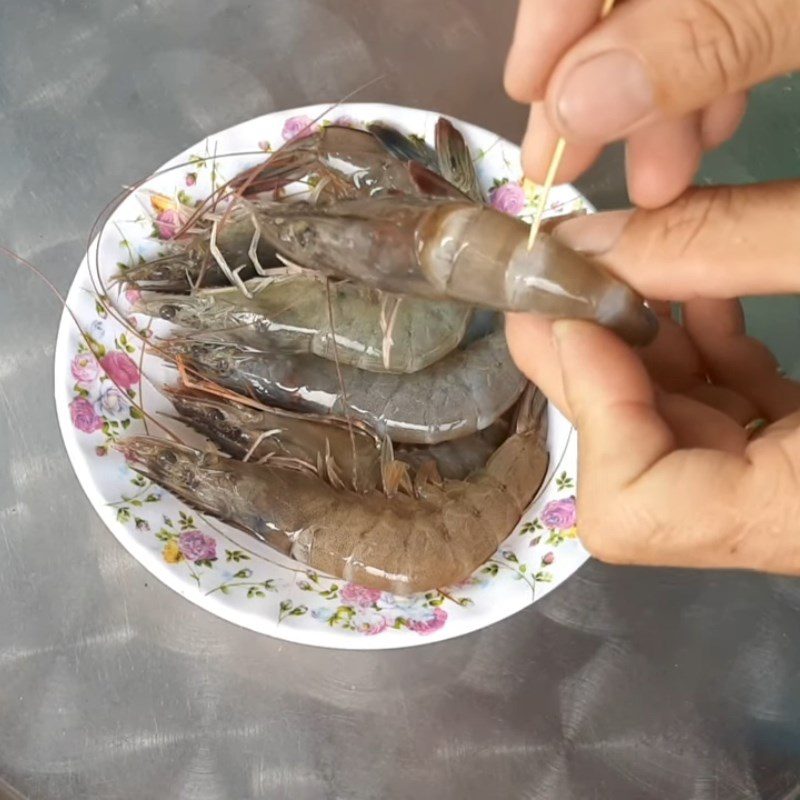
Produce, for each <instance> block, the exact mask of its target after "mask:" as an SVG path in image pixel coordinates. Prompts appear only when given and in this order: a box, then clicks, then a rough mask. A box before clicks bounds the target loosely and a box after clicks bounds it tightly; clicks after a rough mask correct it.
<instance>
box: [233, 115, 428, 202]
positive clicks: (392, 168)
mask: <svg viewBox="0 0 800 800" xmlns="http://www.w3.org/2000/svg"><path fill="white" fill-rule="evenodd" d="M310 175H316V176H317V179H318V180H319V181H320V182H322V184H323V185H322V186H321V187H319V189H318V195H321V196H322V198H323V199H332V198H336V197H370V196H371V195H373V194H375V193H376V192H382V191H399V192H408V193H412V194H413V193H416V185H415V184H414V182H413V181H412V180H411V178H410V176H409V174H408V169H407V168H406V165H405V162H404V161H402V160H400V159H399V158H397V156H396V155H395V154H394V153H393V152H391V151H390V150H389V149H388V148H386V147H385V146H384V145H383V144H382V143H381V142H380V140H379V139H378V138H377V137H375V136H373V135H372V134H371V133H368V132H367V131H360V130H357V129H355V128H347V127H343V126H339V125H326V126H324V127H322V128H320V129H319V130H318V131H317V132H315V133H313V134H311V135H310V136H305V137H302V138H299V139H295V140H294V141H292V142H289V143H288V144H286V145H284V146H283V147H282V148H281V149H280V150H278V151H277V152H276V153H275V154H274V155H272V156H270V158H269V159H268V160H267V161H266V162H265V163H264V164H259V165H258V166H256V167H253V168H252V169H250V170H247V171H246V172H243V173H242V174H241V175H239V176H237V178H235V179H234V180H233V181H232V183H231V186H232V187H233V188H239V187H244V186H246V187H247V192H246V194H247V195H254V194H262V193H264V192H270V191H274V190H275V189H280V188H282V187H284V186H286V185H287V184H290V183H293V182H295V181H299V180H303V179H304V178H307V177H308V176H310Z"/></svg>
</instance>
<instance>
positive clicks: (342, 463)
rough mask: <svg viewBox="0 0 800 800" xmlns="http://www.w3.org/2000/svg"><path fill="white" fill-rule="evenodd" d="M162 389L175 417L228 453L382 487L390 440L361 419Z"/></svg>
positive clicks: (343, 482) (337, 482) (335, 481)
mask: <svg viewBox="0 0 800 800" xmlns="http://www.w3.org/2000/svg"><path fill="white" fill-rule="evenodd" d="M220 388H221V387H220ZM163 391H164V393H165V394H166V396H167V397H168V398H169V399H170V401H171V402H172V405H173V406H174V407H175V410H176V411H177V412H178V416H177V417H176V419H178V420H179V421H181V422H183V423H184V424H186V425H188V426H190V427H191V428H193V429H194V430H196V431H198V432H200V433H202V434H204V435H206V436H208V438H209V439H211V441H212V442H214V444H216V445H217V446H218V447H219V448H220V449H221V450H222V451H223V452H225V453H227V454H228V455H231V456H233V457H234V458H237V459H240V460H247V461H255V462H258V461H269V460H272V461H273V463H275V462H276V461H277V462H280V463H287V464H294V465H295V466H296V467H298V468H299V469H307V470H309V471H311V472H315V473H316V474H317V475H319V476H320V477H322V478H324V479H325V480H327V481H328V482H329V483H330V484H331V485H333V486H337V487H342V488H344V487H346V488H349V489H353V490H355V491H357V492H363V491H367V490H369V489H381V488H382V487H383V467H384V466H385V465H387V464H388V463H390V462H391V459H392V445H391V442H389V441H387V440H385V439H383V440H382V439H380V438H379V437H378V436H377V435H376V434H375V433H374V432H373V431H372V430H370V429H369V428H368V426H366V425H364V424H363V423H359V422H357V421H353V422H351V423H348V422H347V421H346V420H343V419H338V418H336V417H330V416H326V417H320V416H317V415H314V414H297V413H294V412H292V411H286V410H285V409H282V408H275V407H272V406H266V405H264V404H263V403H258V402H256V401H254V400H252V399H250V398H247V397H237V395H236V394H235V393H233V392H220V391H217V392H215V393H214V394H212V393H210V392H209V391H202V390H198V389H192V388H189V387H186V386H173V387H164V389H163Z"/></svg>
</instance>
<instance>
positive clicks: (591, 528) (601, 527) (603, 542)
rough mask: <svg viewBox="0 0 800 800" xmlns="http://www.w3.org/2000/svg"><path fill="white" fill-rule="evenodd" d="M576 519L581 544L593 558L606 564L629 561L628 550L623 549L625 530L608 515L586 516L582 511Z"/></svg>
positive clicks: (594, 514) (595, 514)
mask: <svg viewBox="0 0 800 800" xmlns="http://www.w3.org/2000/svg"><path fill="white" fill-rule="evenodd" d="M578 519H579V527H578V530H579V531H580V539H581V543H582V544H583V546H584V547H585V548H586V550H588V552H589V553H590V554H591V555H592V556H593V557H594V558H596V559H597V560H598V561H602V562H604V563H606V564H622V563H624V562H625V561H630V556H631V554H630V552H628V551H629V548H627V547H625V538H626V537H625V534H624V530H625V528H624V527H622V526H620V525H618V524H616V523H615V520H614V519H613V517H611V516H610V515H608V514H598V513H588V514H587V513H586V512H585V511H583V510H582V511H581V513H580V515H579V517H578ZM625 555H627V558H625Z"/></svg>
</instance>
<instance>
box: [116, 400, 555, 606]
mask: <svg viewBox="0 0 800 800" xmlns="http://www.w3.org/2000/svg"><path fill="white" fill-rule="evenodd" d="M546 431H547V426H546V403H545V401H544V399H543V398H542V397H541V395H540V394H538V393H535V392H534V391H533V390H532V389H530V390H529V392H528V393H526V396H525V398H524V401H523V402H522V403H521V404H520V409H519V413H518V417H517V420H516V422H515V426H514V432H513V434H512V435H511V436H510V437H509V438H508V439H507V440H506V441H505V442H503V444H501V445H500V447H498V449H497V450H496V451H495V453H494V454H493V455H492V457H491V458H490V459H489V461H488V463H487V464H486V467H485V468H484V469H482V470H479V471H478V472H476V473H473V474H472V475H470V477H469V478H468V479H467V480H465V481H444V482H443V483H442V485H441V486H435V485H432V484H429V485H427V486H425V487H423V489H422V491H421V496H420V497H418V498H413V497H409V496H406V495H398V496H395V497H392V498H387V497H385V496H384V495H381V494H378V493H368V494H364V495H359V494H355V493H352V492H346V491H337V490H335V489H333V488H332V487H331V486H329V485H328V484H326V483H325V482H323V481H322V480H320V479H319V478H318V477H316V476H314V475H309V474H306V473H303V472H294V471H291V470H287V469H283V468H281V467H278V466H271V465H270V464H269V463H266V464H253V463H242V462H238V461H235V460H233V459H229V458H223V457H220V456H218V455H216V454H213V453H208V452H202V451H200V450H195V449H192V448H189V447H186V446H184V445H179V444H175V443H172V442H168V441H166V440H162V439H156V438H150V437H134V438H131V439H128V440H126V441H124V442H122V443H121V444H120V445H119V447H120V449H121V450H122V452H123V453H124V455H125V458H126V459H127V461H128V464H129V465H130V467H131V468H132V469H134V470H135V471H137V472H139V473H140V474H142V475H144V476H145V477H147V478H150V479H151V480H153V481H155V482H156V483H158V484H159V485H161V486H162V487H163V488H164V489H167V490H168V491H171V492H173V493H174V494H175V495H177V496H178V497H179V498H181V499H182V500H183V501H184V502H186V503H188V504H190V505H192V506H194V507H196V508H198V509H200V510H201V511H203V512H205V513H208V514H210V515H212V516H215V517H217V518H218V519H220V520H223V521H226V522H229V523H232V524H234V525H236V526H238V527H240V528H243V529H244V530H246V531H248V532H250V533H252V535H253V536H255V537H256V538H258V539H259V540H261V541H262V542H265V543H266V544H268V545H269V546H271V547H273V548H275V549H277V550H279V551H280V552H282V553H284V554H286V555H289V556H291V557H292V558H294V559H295V560H297V561H298V562H300V563H302V564H304V565H306V566H307V567H309V568H311V569H314V570H318V571H320V572H323V573H327V574H329V575H333V576H336V577H339V578H342V579H344V580H347V581H352V582H354V583H357V584H360V585H362V586H366V587H370V588H375V589H380V590H384V591H389V592H394V593H397V594H402V595H407V594H411V593H414V592H424V591H430V590H433V589H436V588H440V587H446V586H448V585H451V584H454V583H457V582H459V581H462V580H464V579H466V578H467V577H468V576H469V575H470V574H471V573H472V572H473V571H474V570H475V569H477V568H478V567H479V566H480V565H481V564H482V563H484V562H485V561H486V560H487V559H488V558H489V557H491V555H492V553H493V552H494V551H495V550H496V549H497V547H498V546H499V545H500V544H501V543H502V542H503V540H504V539H506V538H507V537H508V536H509V535H510V534H511V532H512V531H513V529H514V527H515V526H516V525H517V523H518V522H519V519H520V517H521V515H522V514H523V512H524V511H525V509H526V508H527V507H528V505H529V504H530V503H531V501H532V500H533V498H534V495H535V494H536V492H537V490H538V487H539V486H540V485H541V482H542V480H543V478H544V475H545V472H546V469H547V464H548V455H547V450H546V446H545V442H546Z"/></svg>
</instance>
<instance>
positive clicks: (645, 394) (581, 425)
mask: <svg viewBox="0 0 800 800" xmlns="http://www.w3.org/2000/svg"><path fill="white" fill-rule="evenodd" d="M553 337H554V339H555V343H556V347H557V349H558V353H559V357H560V360H561V370H562V376H563V381H564V392H565V395H566V400H567V404H568V405H569V407H570V409H571V411H572V415H573V419H574V420H575V427H576V428H577V430H578V436H579V437H580V447H579V460H580V472H581V490H582V493H584V496H585V493H586V492H588V493H589V494H590V495H592V496H597V494H596V493H599V494H603V493H605V492H609V491H612V492H613V491H616V490H618V489H620V488H623V487H625V486H627V485H629V484H630V483H632V482H633V481H635V480H636V479H637V478H638V477H639V476H640V475H641V474H642V473H643V472H645V471H646V470H648V469H649V468H650V467H651V466H653V464H655V463H656V461H658V460H659V459H660V458H662V457H663V456H665V455H666V454H667V453H669V452H670V451H671V450H673V449H674V447H675V439H674V437H673V434H672V432H671V431H670V429H669V427H668V426H667V424H666V422H665V421H664V420H663V419H662V418H661V416H660V415H659V414H658V411H657V410H656V405H655V393H654V390H653V385H652V383H651V382H650V378H649V377H648V375H647V371H646V370H645V368H644V366H643V364H642V362H641V361H640V360H639V359H638V358H637V357H636V355H635V354H634V353H633V351H632V350H630V349H629V348H628V347H627V346H626V345H625V344H623V342H622V341H621V340H620V339H618V338H617V337H616V336H614V334H612V333H610V332H609V331H606V330H604V329H603V328H600V327H598V326H596V325H593V324H592V323H589V322H579V321H574V320H559V321H556V322H555V323H553Z"/></svg>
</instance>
